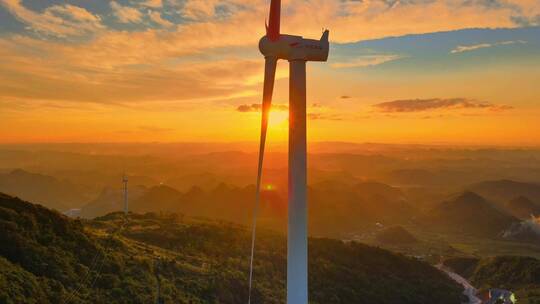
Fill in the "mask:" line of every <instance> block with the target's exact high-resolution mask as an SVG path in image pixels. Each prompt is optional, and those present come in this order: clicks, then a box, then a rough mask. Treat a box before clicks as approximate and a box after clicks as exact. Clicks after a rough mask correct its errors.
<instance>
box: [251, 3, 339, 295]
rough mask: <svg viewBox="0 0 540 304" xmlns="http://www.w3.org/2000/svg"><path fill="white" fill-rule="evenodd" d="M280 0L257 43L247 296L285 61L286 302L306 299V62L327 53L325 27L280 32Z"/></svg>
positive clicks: (323, 59) (271, 11)
mask: <svg viewBox="0 0 540 304" xmlns="http://www.w3.org/2000/svg"><path fill="white" fill-rule="evenodd" d="M280 14H281V0H271V3H270V17H269V21H268V25H267V26H266V35H265V36H264V37H262V38H261V40H260V42H259V50H260V51H261V53H262V54H263V55H264V58H265V68H264V88H263V101H262V123H261V138H260V146H259V163H258V167H257V168H258V173H257V184H256V200H255V211H254V220H253V235H252V242H251V259H250V272H249V299H248V303H251V289H252V279H253V257H254V251H255V237H256V219H257V214H258V209H259V204H260V198H261V179H262V167H263V159H264V148H265V142H266V133H267V129H268V115H269V112H270V108H271V103H272V92H273V89H274V79H275V75H276V65H277V61H278V59H284V60H288V61H289V190H288V191H289V204H288V221H289V224H288V244H287V303H288V304H307V303H308V262H307V250H308V247H307V246H308V244H307V204H306V188H307V162H306V159H307V147H306V141H307V140H306V116H307V115H306V62H307V61H326V60H327V59H328V53H329V49H330V48H329V42H328V35H329V32H328V30H325V31H324V32H323V34H322V37H321V39H320V40H314V39H304V38H303V37H301V36H293V35H285V34H280Z"/></svg>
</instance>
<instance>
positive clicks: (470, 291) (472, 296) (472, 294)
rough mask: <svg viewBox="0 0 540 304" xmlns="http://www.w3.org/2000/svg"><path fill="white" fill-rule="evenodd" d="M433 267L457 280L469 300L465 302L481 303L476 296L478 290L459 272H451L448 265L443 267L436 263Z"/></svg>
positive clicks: (471, 303) (469, 303) (470, 303)
mask: <svg viewBox="0 0 540 304" xmlns="http://www.w3.org/2000/svg"><path fill="white" fill-rule="evenodd" d="M435 267H437V268H438V269H439V270H441V271H444V272H445V273H446V274H447V275H448V276H449V277H450V278H451V279H452V280H454V281H456V282H458V283H459V284H461V285H462V286H463V288H464V289H465V290H464V291H463V294H464V295H466V296H467V297H468V298H469V302H468V303H465V304H482V300H480V298H478V297H477V296H476V293H477V292H478V290H476V288H474V286H472V285H471V283H469V281H467V280H466V279H465V278H463V277H462V276H460V275H459V274H457V273H455V272H452V271H451V270H450V269H448V267H445V266H444V265H442V264H437V265H436V266H435Z"/></svg>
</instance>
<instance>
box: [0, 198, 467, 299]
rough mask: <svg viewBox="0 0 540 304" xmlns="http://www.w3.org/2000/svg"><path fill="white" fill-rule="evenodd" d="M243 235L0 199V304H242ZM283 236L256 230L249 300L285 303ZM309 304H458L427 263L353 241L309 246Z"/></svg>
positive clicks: (453, 288)
mask: <svg viewBox="0 0 540 304" xmlns="http://www.w3.org/2000/svg"><path fill="white" fill-rule="evenodd" d="M249 236H250V235H249V233H248V231H247V229H246V228H244V227H241V226H235V225H231V224H226V223H216V222H203V221H195V220H192V219H183V218H182V217H179V216H176V215H157V214H146V215H137V214H131V215H130V216H129V218H127V219H125V218H124V216H123V215H122V214H120V213H116V214H110V215H107V216H105V217H101V218H98V219H96V220H92V221H84V222H81V221H77V220H70V219H68V218H66V217H65V216H63V215H61V214H59V213H57V212H55V211H51V210H48V209H46V208H43V207H41V206H38V205H33V204H31V203H27V202H24V201H21V200H19V199H16V198H12V197H8V196H5V195H2V196H1V197H0V242H1V243H2V244H9V246H1V247H0V266H1V267H0V303H153V302H155V301H156V299H157V297H158V286H159V290H160V296H161V299H162V300H163V301H164V303H245V301H246V298H247V270H248V256H249ZM285 272H286V239H285V238H284V237H283V236H282V235H280V234H277V233H274V232H269V231H261V234H260V237H259V239H258V243H257V252H256V265H255V291H254V301H253V303H283V302H284V296H285V292H284V288H285ZM309 280H310V299H311V302H312V303H325V304H326V303H442V304H444V303H458V301H459V300H458V299H459V295H460V293H461V290H460V287H459V286H457V285H456V284H455V283H453V282H452V281H451V280H450V279H448V278H447V277H446V276H445V275H444V274H442V273H440V272H439V271H438V270H436V269H435V268H433V267H431V266H430V265H428V264H426V263H423V262H420V261H416V260H414V259H411V258H407V257H405V256H401V255H397V254H393V253H390V252H388V251H385V250H382V249H377V248H373V247H368V246H365V245H362V244H358V243H343V242H341V241H337V240H330V239H312V240H310V278H309Z"/></svg>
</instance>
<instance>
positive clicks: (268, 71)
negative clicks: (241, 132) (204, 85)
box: [248, 57, 277, 304]
mask: <svg viewBox="0 0 540 304" xmlns="http://www.w3.org/2000/svg"><path fill="white" fill-rule="evenodd" d="M276 66H277V58H274V57H266V58H265V63H264V88H263V100H262V109H261V110H262V120H261V138H260V143H259V163H258V165H257V183H256V188H255V191H256V192H255V208H254V212H253V227H252V229H253V230H252V234H251V258H250V261H249V294H248V304H250V303H251V286H252V285H251V282H252V279H253V257H254V255H255V237H256V232H257V216H258V214H259V205H260V201H261V182H262V169H263V160H264V148H265V145H266V133H267V132H266V131H267V130H268V116H269V114H270V108H271V107H272V93H273V91H274V79H275V77H276Z"/></svg>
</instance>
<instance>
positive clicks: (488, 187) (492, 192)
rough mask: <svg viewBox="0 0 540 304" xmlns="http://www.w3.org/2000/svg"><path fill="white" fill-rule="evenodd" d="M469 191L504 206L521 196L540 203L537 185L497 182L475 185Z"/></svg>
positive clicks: (508, 181) (510, 181)
mask: <svg viewBox="0 0 540 304" xmlns="http://www.w3.org/2000/svg"><path fill="white" fill-rule="evenodd" d="M469 189H470V190H471V191H474V192H476V193H478V194H480V195H482V196H483V197H485V198H487V199H489V200H491V201H493V202H499V203H503V204H504V203H506V202H508V201H510V200H512V199H515V198H516V197H519V196H523V197H526V198H528V199H529V200H531V201H533V202H535V203H538V202H540V184H536V183H525V182H516V181H512V180H497V181H486V182H481V183H478V184H474V185H471V186H469Z"/></svg>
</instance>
